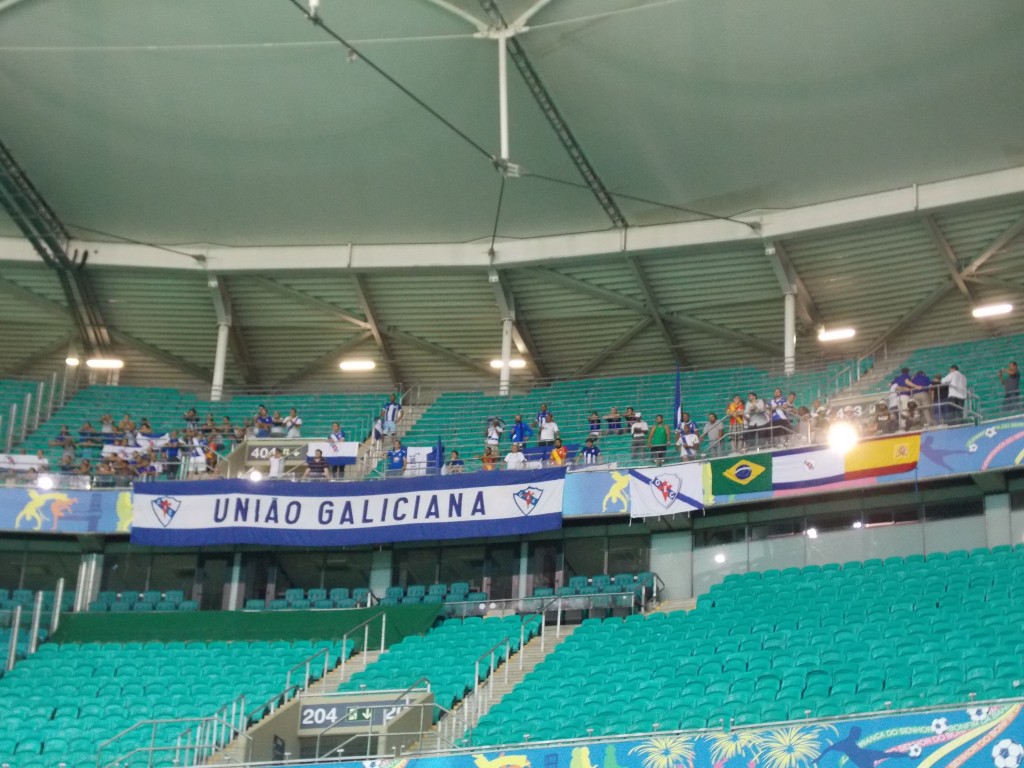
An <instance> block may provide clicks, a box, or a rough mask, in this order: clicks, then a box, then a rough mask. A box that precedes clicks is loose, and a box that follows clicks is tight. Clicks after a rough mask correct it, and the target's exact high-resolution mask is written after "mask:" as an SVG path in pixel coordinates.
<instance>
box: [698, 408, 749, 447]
mask: <svg viewBox="0 0 1024 768" xmlns="http://www.w3.org/2000/svg"><path fill="white" fill-rule="evenodd" d="M740 405H742V403H740ZM700 436H701V439H702V440H704V441H706V443H707V448H706V449H705V453H707V454H708V455H709V456H721V455H722V452H723V443H724V442H725V426H724V425H723V424H722V422H720V421H719V420H718V414H716V413H715V412H714V411H712V412H711V413H709V414H708V421H707V423H706V424H705V425H704V429H703V430H702V431H701V433H700Z"/></svg>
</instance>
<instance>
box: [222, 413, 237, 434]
mask: <svg viewBox="0 0 1024 768" xmlns="http://www.w3.org/2000/svg"><path fill="white" fill-rule="evenodd" d="M219 431H220V433H221V434H222V435H233V434H235V427H234V425H233V424H232V423H231V419H229V418H228V417H227V416H225V417H224V418H223V419H221V420H220V427H219Z"/></svg>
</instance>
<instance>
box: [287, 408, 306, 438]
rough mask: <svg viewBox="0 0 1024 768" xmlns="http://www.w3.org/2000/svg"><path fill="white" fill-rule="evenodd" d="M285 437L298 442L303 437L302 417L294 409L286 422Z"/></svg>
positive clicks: (290, 411) (289, 413)
mask: <svg viewBox="0 0 1024 768" xmlns="http://www.w3.org/2000/svg"><path fill="white" fill-rule="evenodd" d="M284 428H285V437H288V438H291V439H292V440H297V439H299V438H300V437H302V417H301V416H299V413H298V411H296V410H295V409H294V408H292V409H290V410H289V411H288V415H287V416H286V417H285V420H284Z"/></svg>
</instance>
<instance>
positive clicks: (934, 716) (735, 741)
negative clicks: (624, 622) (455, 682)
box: [324, 702, 1024, 768]
mask: <svg viewBox="0 0 1024 768" xmlns="http://www.w3.org/2000/svg"><path fill="white" fill-rule="evenodd" d="M485 721H486V718H485ZM600 727H601V723H600V722H595V723H594V729H595V730H596V729H598V728H600ZM1022 761H1024V717H1022V716H1021V703H1020V702H1012V703H999V704H995V705H987V706H986V705H978V706H972V707H969V708H965V709H946V710H925V711H918V712H913V713H906V714H898V715H886V716H879V717H859V718H851V719H846V720H841V721H835V722H808V721H797V722H791V723H784V724H777V725H774V726H768V727H765V726H761V727H758V726H755V727H750V728H735V727H734V728H733V729H732V730H730V731H727V732H721V731H719V732H716V731H697V732H694V731H691V732H681V733H671V732H669V733H655V734H650V735H648V736H645V737H632V738H631V737H623V738H620V739H618V740H612V739H610V738H607V739H598V740H593V741H589V742H588V743H586V744H581V743H579V742H576V743H572V742H552V743H548V744H536V745H533V744H520V745H519V746H518V747H510V746H505V747H503V748H501V749H500V750H499V749H496V748H487V747H484V748H482V749H479V750H469V751H468V752H463V753H459V754H452V755H442V756H438V757H421V758H401V759H397V760H389V759H383V760H373V761H368V762H349V763H333V764H326V765H325V766H324V768H875V767H876V766H880V765H884V766H890V765H892V766H901V767H904V768H1021V763H1022Z"/></svg>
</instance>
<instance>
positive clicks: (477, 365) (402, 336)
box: [381, 328, 494, 376]
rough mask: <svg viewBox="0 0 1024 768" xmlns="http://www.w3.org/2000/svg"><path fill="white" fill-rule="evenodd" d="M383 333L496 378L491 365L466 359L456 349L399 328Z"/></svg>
mask: <svg viewBox="0 0 1024 768" xmlns="http://www.w3.org/2000/svg"><path fill="white" fill-rule="evenodd" d="M381 331H382V332H383V333H384V335H385V336H388V337H389V338H392V339H395V340H396V341H404V342H406V343H407V344H411V345H412V346H414V347H419V348H420V349H423V350H426V351H427V352H433V353H434V354H436V355H438V356H440V357H443V358H445V359H446V360H451V361H452V362H453V363H459V364H460V365H464V366H466V367H467V368H472V369H473V370H475V371H479V372H480V373H486V374H487V375H488V376H494V369H493V368H491V366H489V365H485V364H484V363H482V362H480V361H479V360H474V359H473V358H471V357H466V356H465V355H463V354H460V353H458V352H456V351H455V350H454V349H448V347H443V346H441V345H440V344H435V343H434V342H432V341H428V340H427V339H421V338H420V337H419V336H414V335H412V334H411V333H406V332H405V331H403V330H400V329H398V328H382V329H381Z"/></svg>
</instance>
